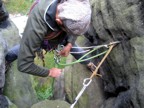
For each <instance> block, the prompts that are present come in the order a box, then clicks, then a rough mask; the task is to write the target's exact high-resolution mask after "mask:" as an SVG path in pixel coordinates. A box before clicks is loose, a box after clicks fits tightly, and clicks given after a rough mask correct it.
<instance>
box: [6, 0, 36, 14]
mask: <svg viewBox="0 0 144 108" xmlns="http://www.w3.org/2000/svg"><path fill="white" fill-rule="evenodd" d="M33 1H34V0H5V2H4V4H5V7H6V9H7V11H8V12H9V13H11V14H18V13H21V14H27V13H28V11H29V9H30V7H31V5H32V3H33Z"/></svg>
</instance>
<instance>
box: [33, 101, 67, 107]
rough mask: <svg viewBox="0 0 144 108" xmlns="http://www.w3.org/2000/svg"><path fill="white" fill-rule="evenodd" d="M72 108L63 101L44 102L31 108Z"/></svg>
mask: <svg viewBox="0 0 144 108" xmlns="http://www.w3.org/2000/svg"><path fill="white" fill-rule="evenodd" d="M48 107H49V108H70V104H68V103H67V102H65V101H62V100H44V101H41V102H39V103H37V104H34V105H33V106H32V107H31V108H48Z"/></svg>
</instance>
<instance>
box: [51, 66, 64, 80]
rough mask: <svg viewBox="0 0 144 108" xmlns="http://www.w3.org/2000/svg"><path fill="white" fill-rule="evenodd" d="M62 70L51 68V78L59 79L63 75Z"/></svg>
mask: <svg viewBox="0 0 144 108" xmlns="http://www.w3.org/2000/svg"><path fill="white" fill-rule="evenodd" d="M61 72H62V69H58V68H51V69H50V70H49V76H50V77H53V78H57V77H59V76H60V75H61Z"/></svg>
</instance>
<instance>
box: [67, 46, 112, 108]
mask: <svg viewBox="0 0 144 108" xmlns="http://www.w3.org/2000/svg"><path fill="white" fill-rule="evenodd" d="M114 46H115V44H111V45H110V47H109V49H108V51H107V53H106V54H105V56H104V57H103V59H102V60H101V61H100V63H99V64H98V66H97V67H96V69H95V70H94V71H93V74H92V75H91V76H90V78H86V79H84V84H83V88H82V89H81V91H80V92H79V94H78V95H77V97H76V98H75V101H74V103H73V104H72V105H71V106H70V108H74V106H75V105H76V103H77V102H78V99H79V98H80V96H81V95H82V94H83V92H84V91H85V89H86V88H87V87H88V86H89V84H90V83H91V82H92V78H93V77H94V76H95V75H97V76H100V75H99V74H97V72H98V70H99V68H100V66H101V65H102V63H103V62H104V61H105V59H106V58H107V56H108V55H109V54H110V52H111V51H112V49H113V47H114ZM87 79H88V80H89V81H88V84H86V86H85V80H87Z"/></svg>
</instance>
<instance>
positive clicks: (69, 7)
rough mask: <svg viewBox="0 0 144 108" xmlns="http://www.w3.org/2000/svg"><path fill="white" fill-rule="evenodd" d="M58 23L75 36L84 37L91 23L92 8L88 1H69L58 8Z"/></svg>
mask: <svg viewBox="0 0 144 108" xmlns="http://www.w3.org/2000/svg"><path fill="white" fill-rule="evenodd" d="M56 21H57V23H58V24H59V25H62V26H63V28H65V30H66V31H67V32H68V33H70V34H73V35H82V34H84V33H85V32H86V31H87V30H88V28H89V24H90V21H91V7H90V4H89V1H88V0H83V1H82V0H81V1H80V0H67V1H64V2H62V3H59V5H58V6H57V14H56Z"/></svg>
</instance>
